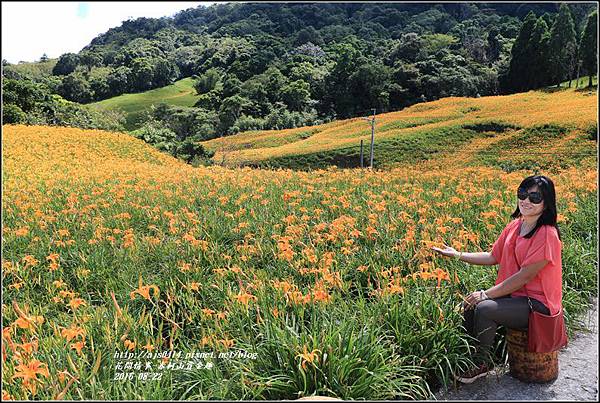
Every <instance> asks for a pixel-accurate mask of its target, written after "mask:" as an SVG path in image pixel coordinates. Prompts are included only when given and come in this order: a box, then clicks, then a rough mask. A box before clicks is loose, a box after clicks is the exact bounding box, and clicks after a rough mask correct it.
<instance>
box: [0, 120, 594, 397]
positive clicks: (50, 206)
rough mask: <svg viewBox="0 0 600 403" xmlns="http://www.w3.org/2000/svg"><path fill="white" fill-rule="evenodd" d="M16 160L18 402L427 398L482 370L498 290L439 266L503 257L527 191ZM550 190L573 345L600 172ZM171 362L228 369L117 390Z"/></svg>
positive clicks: (425, 175) (165, 369) (382, 177)
mask: <svg viewBox="0 0 600 403" xmlns="http://www.w3.org/2000/svg"><path fill="white" fill-rule="evenodd" d="M2 153H3V165H4V169H3V195H2V203H3V207H2V215H3V232H2V256H3V257H2V281H3V283H2V291H3V299H2V317H3V327H2V338H3V343H2V345H3V350H2V360H3V374H2V375H3V377H2V393H3V398H4V399H9V398H12V399H30V398H33V397H35V398H38V399H65V400H67V399H108V400H113V399H164V400H169V399H180V398H182V399H294V398H297V397H299V396H303V395H310V394H313V393H317V394H320V395H330V396H337V397H340V398H344V399H356V398H367V399H425V398H429V397H431V393H432V390H433V388H435V387H436V386H438V385H440V384H442V383H447V382H449V381H450V379H451V374H452V371H454V370H457V369H459V368H463V367H465V366H467V365H468V364H469V362H468V359H467V356H468V355H467V353H468V351H469V348H471V344H472V343H471V341H470V340H469V339H468V338H467V336H465V335H464V334H463V331H462V330H461V329H460V324H461V318H462V317H461V314H460V312H459V310H458V309H457V308H458V307H459V305H460V303H461V301H462V296H463V295H465V293H467V292H469V291H472V290H474V289H480V288H483V287H487V286H489V285H491V284H492V283H493V281H494V279H495V273H496V270H495V269H494V268H493V267H478V266H468V265H465V264H463V263H461V262H458V261H454V260H447V259H443V258H440V257H439V256H437V255H436V256H434V255H433V254H432V252H431V251H430V247H431V246H433V245H441V244H442V243H447V244H449V245H452V246H454V247H455V248H457V249H460V250H468V251H478V250H489V249H490V248H491V245H492V243H493V241H494V240H495V239H496V237H497V236H498V235H499V233H500V231H501V230H502V229H503V227H504V226H505V225H506V223H507V222H508V221H509V220H510V218H509V216H510V214H511V213H512V211H513V210H514V208H515V206H516V202H515V197H514V194H515V189H516V187H517V185H518V184H519V183H520V181H521V180H522V179H523V177H524V176H526V175H527V174H528V172H523V171H515V172H512V173H509V174H505V173H504V172H503V171H501V170H500V169H497V168H493V167H484V166H470V167H469V166H460V165H459V164H456V166H453V165H452V164H446V165H445V166H443V169H442V168H441V167H440V168H439V169H435V168H432V167H429V168H428V169H424V168H423V166H420V165H415V166H412V167H411V166H406V167H401V168H395V169H391V170H387V171H372V172H371V171H368V170H340V169H336V168H330V169H326V170H317V171H311V172H295V171H290V170H276V171H275V170H254V169H250V168H241V169H227V168H222V167H210V168H206V167H200V168H193V167H191V166H189V165H186V164H183V163H181V162H179V161H176V160H174V159H172V158H170V157H168V156H165V155H163V154H161V153H159V152H158V151H156V150H154V149H152V148H151V147H150V146H148V145H146V144H144V143H143V142H141V141H139V140H137V139H133V138H131V137H128V136H126V135H123V134H118V133H108V132H102V131H92V130H88V131H84V130H80V129H70V128H51V127H44V126H4V127H3V145H2ZM551 177H552V179H553V180H554V181H555V183H556V185H557V194H558V198H559V200H558V209H559V213H560V216H559V223H560V227H561V231H562V234H563V243H564V247H563V266H564V269H563V270H564V274H563V276H564V291H565V296H564V306H565V310H566V313H567V320H568V324H569V326H570V328H571V329H573V328H575V327H576V326H577V322H576V320H575V318H574V314H575V313H576V312H578V311H581V310H582V309H584V308H585V305H586V304H587V300H588V297H589V296H590V295H591V294H593V293H595V292H596V291H597V283H596V273H597V260H596V252H597V237H596V232H597V216H596V210H597V201H596V192H597V185H596V184H597V169H596V168H592V167H587V168H585V167H570V168H568V169H559V170H557V171H556V172H555V173H554V174H552V175H551ZM169 351H174V352H182V353H183V354H184V355H185V354H191V353H194V352H195V353H206V354H207V355H208V356H210V357H211V358H210V359H208V360H204V361H203V365H200V364H199V361H194V362H193V363H191V364H190V362H191V361H190V360H188V362H187V363H186V364H185V366H184V367H177V366H176V365H174V364H173V363H172V362H173V361H176V360H175V359H174V358H173V357H172V356H160V355H159V359H158V360H157V362H156V364H157V365H162V367H160V368H161V370H160V371H157V368H156V366H154V367H153V369H154V372H155V375H154V376H150V378H143V377H141V376H137V375H136V376H135V377H134V378H133V379H121V378H119V377H118V376H117V373H118V372H119V365H120V363H119V360H120V356H119V355H118V354H119V353H134V354H142V353H143V354H150V355H151V354H155V355H156V354H157V353H161V354H162V353H166V352H169ZM211 352H213V353H214V355H212V356H211V355H210V353H211ZM115 353H117V355H115ZM219 353H222V354H219ZM226 354H229V355H226ZM500 354H501V352H500ZM170 363H171V364H172V365H171V366H169V364H170ZM153 364H154V363H153ZM192 364H193V365H192ZM142 365H143V364H142Z"/></svg>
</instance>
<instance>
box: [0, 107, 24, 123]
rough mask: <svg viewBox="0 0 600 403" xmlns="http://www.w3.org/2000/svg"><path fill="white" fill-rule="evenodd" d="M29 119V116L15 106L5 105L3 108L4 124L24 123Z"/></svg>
mask: <svg viewBox="0 0 600 403" xmlns="http://www.w3.org/2000/svg"><path fill="white" fill-rule="evenodd" d="M26 118H27V114H26V113H25V112H23V110H21V108H19V107H18V106H17V105H15V104H5V105H4V106H3V107H2V123H4V124H7V123H12V124H17V123H23V122H25V119H26Z"/></svg>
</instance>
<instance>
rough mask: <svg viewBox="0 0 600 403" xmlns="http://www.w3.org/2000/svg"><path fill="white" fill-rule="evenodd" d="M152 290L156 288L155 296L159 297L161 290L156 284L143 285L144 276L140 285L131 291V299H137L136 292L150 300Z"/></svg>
mask: <svg viewBox="0 0 600 403" xmlns="http://www.w3.org/2000/svg"><path fill="white" fill-rule="evenodd" d="M150 290H154V296H155V297H158V295H159V293H160V291H159V289H158V287H157V286H155V285H153V284H152V285H142V277H140V282H139V287H138V288H137V289H136V290H133V291H132V292H130V293H129V296H130V297H131V299H135V294H140V295H141V296H142V297H144V298H145V299H147V300H148V301H150Z"/></svg>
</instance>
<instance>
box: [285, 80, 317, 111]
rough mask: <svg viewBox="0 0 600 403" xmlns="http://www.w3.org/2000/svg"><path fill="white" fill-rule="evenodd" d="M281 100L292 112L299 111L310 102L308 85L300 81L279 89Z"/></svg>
mask: <svg viewBox="0 0 600 403" xmlns="http://www.w3.org/2000/svg"><path fill="white" fill-rule="evenodd" d="M281 99H282V101H283V102H285V104H286V105H287V106H288V108H289V109H291V110H293V111H301V110H302V109H304V107H305V106H306V105H307V104H308V102H309V101H310V85H309V84H308V83H307V82H304V81H302V80H297V81H292V82H291V83H289V84H288V85H286V86H285V87H283V88H282V89H281Z"/></svg>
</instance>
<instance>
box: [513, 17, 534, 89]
mask: <svg viewBox="0 0 600 403" xmlns="http://www.w3.org/2000/svg"><path fill="white" fill-rule="evenodd" d="M536 22H537V18H536V16H535V14H534V13H533V11H530V12H529V13H528V14H527V16H526V17H525V21H523V25H522V26H521V30H520V31H519V35H518V36H517V39H516V40H515V42H514V43H513V46H512V49H511V52H510V53H511V58H510V66H509V68H508V75H507V82H506V84H505V86H506V87H507V90H508V91H509V92H520V91H524V90H526V89H527V83H528V82H529V79H528V78H529V77H528V76H529V73H528V69H529V66H530V55H531V51H530V49H529V45H530V43H531V34H532V33H533V29H534V27H535V23H536Z"/></svg>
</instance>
